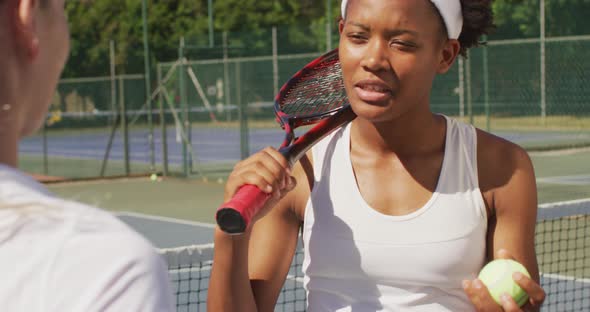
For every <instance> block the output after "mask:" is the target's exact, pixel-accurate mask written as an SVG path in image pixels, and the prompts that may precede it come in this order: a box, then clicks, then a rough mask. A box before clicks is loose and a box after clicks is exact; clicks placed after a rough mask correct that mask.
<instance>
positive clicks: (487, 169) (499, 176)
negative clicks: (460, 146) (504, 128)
mask: <svg viewBox="0 0 590 312" xmlns="http://www.w3.org/2000/svg"><path fill="white" fill-rule="evenodd" d="M476 133H477V163H478V172H479V180H480V185H483V186H484V188H486V186H487V188H492V187H493V188H497V187H501V186H504V185H506V184H507V183H508V181H509V180H510V179H511V177H513V176H514V174H515V172H517V171H519V170H520V171H524V172H527V173H529V174H532V173H533V167H532V161H531V159H530V157H529V155H528V153H527V151H526V150H525V149H524V148H522V147H521V146H519V145H518V144H516V143H513V142H511V141H508V140H506V139H504V138H501V137H499V136H496V135H494V134H491V133H489V132H486V131H483V130H481V129H476Z"/></svg>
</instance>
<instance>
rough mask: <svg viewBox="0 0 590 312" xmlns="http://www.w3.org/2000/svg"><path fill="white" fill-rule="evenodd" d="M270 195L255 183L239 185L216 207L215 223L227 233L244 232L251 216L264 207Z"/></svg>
mask: <svg viewBox="0 0 590 312" xmlns="http://www.w3.org/2000/svg"><path fill="white" fill-rule="evenodd" d="M270 195H271V194H268V193H265V192H263V191H261V190H260V189H259V188H258V187H257V186H255V185H250V184H247V185H244V186H242V187H240V188H239V189H238V191H237V192H236V194H234V196H233V197H232V198H231V199H230V200H229V201H228V202H226V203H224V204H223V205H221V207H219V209H217V213H216V215H215V219H216V220H217V225H219V228H220V229H221V230H222V231H224V232H226V233H228V234H242V233H244V232H245V231H246V229H247V228H248V225H250V221H252V217H254V216H255V215H256V213H258V211H260V209H262V207H264V204H265V203H266V201H267V200H268V199H269V198H270Z"/></svg>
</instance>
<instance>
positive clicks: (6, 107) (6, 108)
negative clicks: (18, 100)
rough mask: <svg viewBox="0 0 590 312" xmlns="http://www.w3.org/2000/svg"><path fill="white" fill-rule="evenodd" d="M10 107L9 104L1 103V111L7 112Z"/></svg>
mask: <svg viewBox="0 0 590 312" xmlns="http://www.w3.org/2000/svg"><path fill="white" fill-rule="evenodd" d="M11 108H12V106H10V104H4V105H2V108H1V109H2V111H4V112H7V111H9V110H10V109H11Z"/></svg>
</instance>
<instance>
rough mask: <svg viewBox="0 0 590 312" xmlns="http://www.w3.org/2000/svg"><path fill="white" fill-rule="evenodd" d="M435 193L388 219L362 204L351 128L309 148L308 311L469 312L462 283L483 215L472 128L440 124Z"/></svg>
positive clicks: (480, 237)
mask: <svg viewBox="0 0 590 312" xmlns="http://www.w3.org/2000/svg"><path fill="white" fill-rule="evenodd" d="M445 118H446V120H447V133H446V144H445V152H444V153H445V154H444V158H443V164H442V169H441V173H440V177H439V180H438V184H437V186H436V190H435V191H434V193H433V195H432V197H431V198H430V200H429V201H428V202H427V203H426V204H425V205H424V206H423V207H421V208H419V209H417V210H416V211H415V212H412V213H410V214H407V215H403V216H389V215H384V214H382V213H379V212H378V211H376V210H374V209H373V208H371V207H370V206H369V205H368V204H367V203H366V202H365V201H364V199H363V198H362V196H361V194H360V191H359V189H358V186H357V184H356V179H355V177H354V174H353V169H352V165H351V161H350V125H348V126H346V127H344V128H343V129H340V130H339V131H337V132H335V133H334V134H332V135H330V136H328V137H327V138H325V139H324V140H322V141H321V142H320V143H318V144H317V145H316V146H314V148H313V149H312V153H313V163H314V165H313V166H314V175H315V182H314V187H313V190H312V191H311V196H310V199H309V201H308V203H307V207H306V209H305V221H304V227H303V241H304V245H305V257H304V261H303V271H304V273H305V278H304V286H305V289H306V291H307V296H308V310H307V311H309V312H319V311H322V312H323V311H326V312H327V311H329V312H333V311H340V312H342V311H354V312H357V311H360V312H365V311H370V312H375V311H437V312H439V311H473V310H474V308H473V306H472V304H471V302H470V301H469V299H468V298H467V296H466V295H465V294H464V292H463V289H462V286H461V282H462V281H463V280H464V279H473V278H475V277H476V276H477V274H478V272H479V270H480V269H481V268H482V266H483V264H484V261H485V251H486V231H487V214H486V209H485V204H484V201H483V197H482V195H481V192H480V190H479V186H478V178H477V148H476V147H477V141H476V140H477V137H476V132H475V128H473V127H472V126H471V125H467V124H464V123H461V122H458V121H455V120H453V119H451V118H448V117H446V116H445Z"/></svg>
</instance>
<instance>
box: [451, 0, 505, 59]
mask: <svg viewBox="0 0 590 312" xmlns="http://www.w3.org/2000/svg"><path fill="white" fill-rule="evenodd" d="M461 11H462V12H463V30H462V31H461V35H459V43H461V50H459V54H461V55H462V56H464V57H466V56H467V50H469V49H470V48H472V47H477V46H479V45H481V44H482V43H483V42H481V41H480V38H481V36H483V35H488V34H490V33H491V32H492V31H493V30H494V29H495V28H496V25H494V14H493V12H492V0H461ZM443 25H444V24H443Z"/></svg>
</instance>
